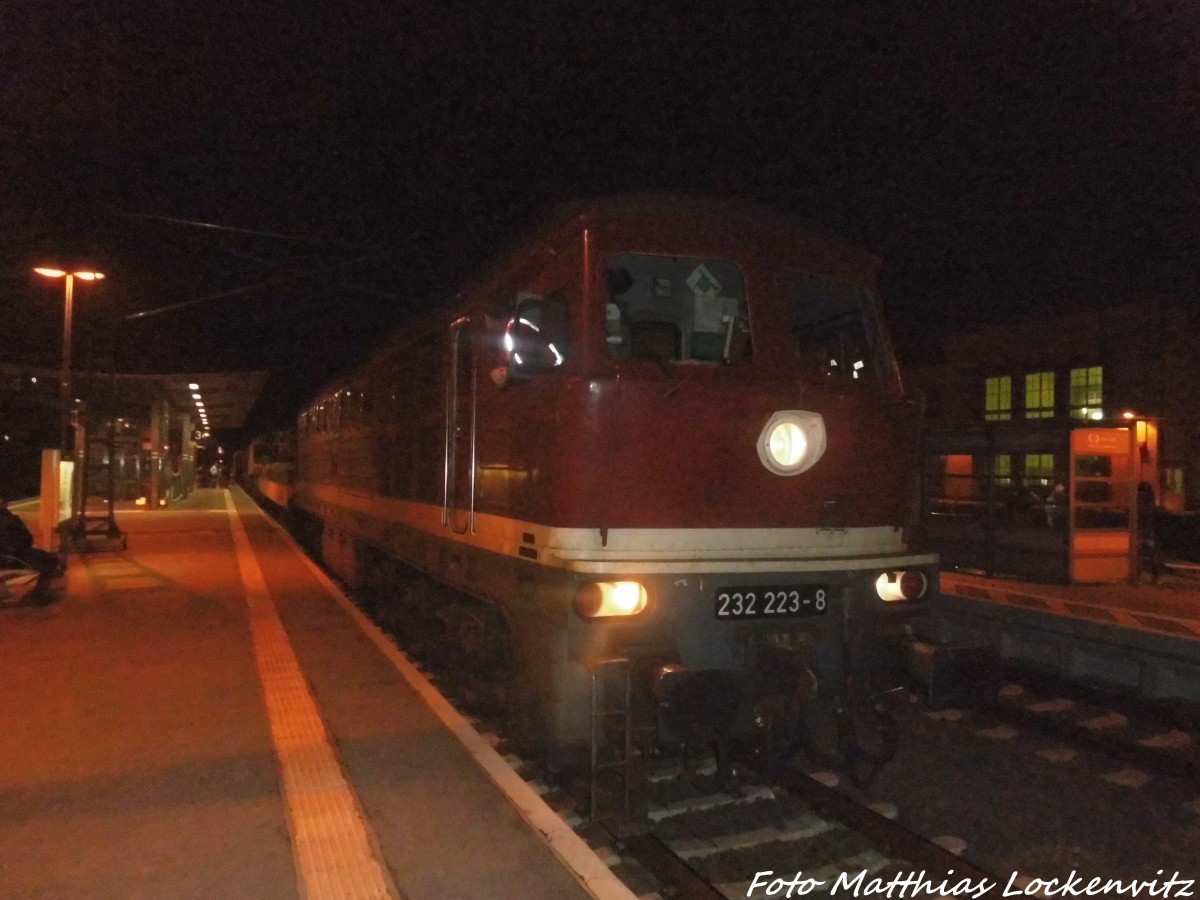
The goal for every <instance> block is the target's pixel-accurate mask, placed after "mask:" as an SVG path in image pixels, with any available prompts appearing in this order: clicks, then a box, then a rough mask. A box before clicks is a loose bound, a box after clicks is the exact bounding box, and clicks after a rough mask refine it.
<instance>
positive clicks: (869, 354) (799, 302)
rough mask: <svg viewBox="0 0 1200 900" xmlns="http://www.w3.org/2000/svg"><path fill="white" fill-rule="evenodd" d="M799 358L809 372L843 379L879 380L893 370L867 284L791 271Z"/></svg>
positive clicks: (788, 283) (791, 301) (789, 291)
mask: <svg viewBox="0 0 1200 900" xmlns="http://www.w3.org/2000/svg"><path fill="white" fill-rule="evenodd" d="M784 290H785V292H786V295H787V301H788V306H789V307H790V309H791V317H792V337H793V341H794V342H795V347H796V358H797V359H798V360H799V361H800V365H801V367H802V369H803V370H804V373H805V374H806V375H809V376H811V377H814V378H819V379H822V380H831V381H835V382H838V383H842V384H850V383H852V382H855V381H859V382H865V383H877V382H878V381H879V380H880V379H882V378H883V376H884V373H885V372H886V371H887V367H886V365H885V362H886V361H885V359H884V354H885V350H884V345H883V340H882V336H881V335H880V332H879V326H878V323H877V322H876V319H875V309H874V302H873V300H872V298H871V295H870V294H869V293H868V292H867V291H866V289H865V288H863V287H862V286H861V285H858V284H854V283H852V282H849V281H840V280H838V279H836V278H828V277H826V276H824V275H812V274H809V273H804V272H789V273H788V274H787V275H786V277H785V285H784Z"/></svg>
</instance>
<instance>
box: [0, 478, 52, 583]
mask: <svg viewBox="0 0 1200 900" xmlns="http://www.w3.org/2000/svg"><path fill="white" fill-rule="evenodd" d="M0 556H9V557H12V558H13V559H16V560H18V561H19V562H22V563H24V564H25V565H27V566H28V567H29V568H31V569H33V570H34V571H36V572H37V573H38V580H37V584H36V585H34V588H33V590H32V591H31V592H30V594H29V599H30V600H31V601H32V602H34V603H39V604H42V603H48V602H49V600H50V580H51V579H52V578H54V577H55V576H56V575H61V574H62V573H63V571H64V569H65V568H66V566H65V564H64V563H63V560H62V559H60V558H59V557H58V556H57V555H55V554H53V553H47V552H46V551H45V550H39V549H38V548H37V547H35V546H33V535H32V534H30V532H29V528H28V527H27V526H26V525H25V523H24V522H23V521H21V519H20V518H19V517H18V516H17V515H16V514H15V513H13V512H12V510H10V509H9V508H8V500H7V499H6V498H4V497H0Z"/></svg>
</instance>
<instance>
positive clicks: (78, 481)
mask: <svg viewBox="0 0 1200 900" xmlns="http://www.w3.org/2000/svg"><path fill="white" fill-rule="evenodd" d="M33 271H35V272H37V273H38V274H39V275H45V276H46V277H47V278H62V279H64V280H65V282H66V300H65V304H64V312H63V364H62V380H61V388H62V422H61V427H62V431H61V434H60V435H59V449H60V451H61V454H62V457H61V458H62V459H67V458H68V456H74V455H77V454H72V453H71V448H70V434H71V430H72V429H71V409H72V403H71V313H72V306H73V305H74V299H75V279H76V278H79V279H81V280H83V281H99V280H100V279H101V278H103V277H104V273H103V272H90V271H84V272H65V271H63V270H62V269H49V268H36V269H34V270H33ZM76 449H78V448H76ZM81 462H82V460H79V459H76V460H75V471H74V473H73V477H72V478H71V516H72V517H73V516H74V515H75V513H76V503H77V502H78V504H79V510H78V512H79V527H80V531H82V526H83V472H82V471H81V469H80V463H81Z"/></svg>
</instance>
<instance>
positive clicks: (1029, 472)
mask: <svg viewBox="0 0 1200 900" xmlns="http://www.w3.org/2000/svg"><path fill="white" fill-rule="evenodd" d="M1053 477H1054V454H1053V453H1026V454H1025V484H1027V485H1030V484H1044V483H1046V482H1048V481H1049V480H1050V479H1051V478H1053Z"/></svg>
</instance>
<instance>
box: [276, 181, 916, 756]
mask: <svg viewBox="0 0 1200 900" xmlns="http://www.w3.org/2000/svg"><path fill="white" fill-rule="evenodd" d="M876 268H877V263H876V261H875V260H874V259H873V258H872V257H870V256H868V255H866V254H864V253H862V252H861V251H858V250H856V249H854V248H852V247H850V246H848V245H847V244H845V243H843V242H841V241H839V240H838V239H836V238H835V237H833V236H831V235H829V234H827V233H825V232H822V231H819V230H814V229H811V228H806V227H803V226H802V225H800V224H798V223H797V222H796V221H795V220H793V219H791V218H789V217H787V216H784V215H780V214H776V213H773V212H769V211H766V210H763V209H760V208H758V207H753V206H750V205H747V204H742V203H738V202H733V201H724V200H711V199H702V198H678V197H640V196H639V197H621V198H613V199H608V200H600V201H591V202H586V203H580V204H577V205H573V206H570V207H567V208H563V209H560V210H559V211H558V214H557V215H556V216H554V217H553V218H552V219H551V220H550V221H549V222H548V224H546V225H545V226H544V227H542V228H540V229H538V230H536V231H534V232H533V233H531V235H530V236H529V237H527V238H526V239H525V240H524V241H522V242H521V243H520V244H519V245H517V246H516V247H515V248H514V249H513V250H512V251H511V252H510V253H509V254H507V255H505V256H504V257H503V258H502V259H501V260H500V261H499V262H498V264H497V265H495V266H494V267H493V268H492V269H491V270H489V271H488V272H487V273H486V274H485V275H484V276H482V277H480V278H479V279H478V280H476V281H475V282H474V283H472V284H471V285H470V286H468V287H467V288H466V289H465V290H464V291H463V292H461V293H460V294H459V295H457V296H456V297H454V298H453V299H452V300H451V301H450V302H449V303H447V304H444V305H438V306H437V307H436V308H431V309H428V310H425V311H424V312H422V313H421V314H420V315H418V316H415V317H414V318H413V320H412V321H411V322H410V324H409V325H408V326H407V327H405V328H403V329H402V330H400V331H399V332H398V333H396V334H395V335H393V336H391V337H390V338H389V339H388V340H387V341H386V342H385V343H384V344H383V345H382V346H381V347H380V348H379V349H378V350H377V352H375V353H374V354H373V355H372V356H371V358H370V359H368V360H366V361H365V362H364V363H362V364H361V365H360V366H359V367H357V368H355V369H354V370H352V371H350V372H348V373H346V374H345V375H344V376H343V377H342V378H341V379H339V380H337V381H335V382H334V383H332V384H330V385H329V386H328V388H327V389H326V390H324V391H322V392H321V393H319V394H318V395H317V396H315V398H314V399H313V401H312V402H311V404H310V405H309V406H308V408H306V409H305V410H304V411H303V412H302V413H301V415H300V418H299V427H298V445H297V450H298V453H297V470H296V483H295V491H294V496H293V505H294V507H295V508H296V509H298V510H300V511H302V513H303V514H305V515H306V516H307V517H308V519H309V521H310V522H311V523H314V524H316V525H317V526H318V527H319V529H320V533H321V551H322V554H323V556H324V558H325V559H326V561H327V563H328V564H329V565H330V566H331V567H332V568H333V569H334V570H335V571H336V572H337V573H338V574H339V575H340V576H342V577H343V578H344V579H346V580H347V581H349V582H351V583H358V584H368V585H369V584H373V583H377V582H378V581H379V580H380V578H382V577H384V575H386V577H387V578H396V577H397V576H398V573H399V572H400V571H401V570H402V571H403V572H405V573H408V574H407V575H404V576H401V581H402V583H403V584H408V585H411V584H412V580H411V579H412V577H413V573H422V574H421V575H420V576H419V577H421V578H424V579H425V580H426V585H429V584H438V585H440V586H441V587H440V588H439V589H438V590H437V591H431V590H429V589H428V587H426V588H425V589H422V590H420V591H416V592H414V591H413V590H411V589H404V590H400V591H397V592H395V593H396V594H397V598H396V600H395V602H396V603H397V604H399V605H400V606H401V607H404V608H405V609H407V610H408V611H409V612H411V613H412V614H413V615H419V614H420V610H419V609H415V608H414V605H415V604H421V603H433V602H437V603H444V602H449V601H447V600H445V597H446V596H447V595H448V594H451V595H456V596H459V597H465V598H472V601H471V602H474V603H480V601H482V603H481V604H480V605H481V606H486V608H487V609H488V610H490V611H491V614H492V615H493V616H494V617H493V618H492V619H490V620H488V621H489V622H491V624H490V625H489V626H488V629H489V630H491V631H492V632H494V633H496V634H497V635H499V636H500V637H502V638H503V639H504V640H505V641H506V642H507V643H508V646H509V648H510V650H511V659H512V661H513V674H512V679H513V683H514V684H515V685H517V686H518V688H519V690H518V692H517V694H516V696H519V697H520V698H521V700H520V706H521V708H522V711H523V712H524V713H526V714H527V718H528V719H529V720H530V722H531V723H532V728H533V729H534V730H535V731H536V733H537V735H538V737H539V738H540V739H541V741H542V742H543V743H544V744H546V745H547V746H548V747H550V748H571V747H576V746H579V745H586V744H587V742H588V740H589V737H590V735H591V728H592V720H591V713H592V710H591V696H592V695H591V690H592V681H591V677H592V674H593V673H594V672H595V670H596V667H597V666H598V665H600V664H601V663H603V661H605V660H614V659H622V660H627V661H629V664H630V665H632V666H634V667H636V668H637V669H638V671H639V672H642V673H643V674H645V675H646V676H647V677H646V678H645V683H646V684H648V685H654V686H656V689H657V691H658V697H659V707H660V708H661V707H665V706H670V705H671V701H670V698H671V696H672V695H673V696H674V697H675V705H676V706H677V707H678V711H679V712H680V713H681V714H682V715H683V716H684V717H685V718H690V719H691V720H692V721H695V720H697V719H704V718H705V717H707V719H708V720H709V722H708V725H709V726H710V730H711V731H713V732H715V733H727V732H728V730H729V729H730V728H733V727H740V724H744V723H757V725H758V726H760V727H765V728H767V729H769V730H771V731H772V733H773V734H774V736H775V737H774V740H775V741H776V742H779V741H780V740H784V741H785V742H786V743H788V744H789V746H790V745H791V742H792V741H793V740H794V739H797V738H802V739H807V740H808V741H809V744H810V746H812V745H816V746H818V747H823V748H825V749H826V750H829V751H831V752H835V753H836V752H851V751H853V750H854V749H855V748H856V747H859V745H860V744H865V743H867V742H866V741H865V740H863V738H862V736H861V735H860V734H855V733H854V731H853V729H854V726H855V718H854V715H852V712H853V710H854V709H855V708H857V707H863V708H872V709H875V708H877V707H876V705H875V704H874V701H875V699H876V696H875V695H876V693H877V692H878V691H881V690H883V689H884V688H886V687H888V686H890V683H891V682H890V677H888V676H887V675H886V674H885V673H891V672H892V671H894V669H895V666H894V665H893V663H895V662H896V661H897V660H898V659H899V658H900V656H902V655H903V653H904V651H905V641H906V640H907V639H908V638H910V637H911V629H912V626H913V624H914V622H915V621H917V619H918V617H919V616H920V613H921V609H922V607H923V605H924V604H923V603H922V602H921V600H922V598H923V597H924V596H926V595H927V594H929V593H931V592H932V590H933V589H934V588H935V578H936V568H935V564H936V559H935V557H933V556H930V555H921V554H918V553H915V552H912V551H911V550H910V549H909V547H908V544H907V536H908V529H907V526H908V525H909V524H910V522H912V521H913V508H912V506H913V504H914V502H915V495H914V483H915V481H914V478H913V473H914V471H915V465H916V446H917V438H918V434H917V432H918V424H919V415H918V412H919V411H918V409H917V408H916V406H915V404H913V403H912V402H910V401H908V400H906V399H905V397H904V394H903V392H902V389H901V383H900V377H899V374H898V372H897V368H896V364H895V361H894V359H893V356H892V353H891V350H890V348H889V344H888V339H887V337H886V334H885V331H884V329H883V327H882V323H881V321H880V317H879V308H878V305H877V303H876V300H875V297H874V295H875V289H876V282H875V273H876ZM381 573H384V574H383V575H381ZM447 587H448V588H449V589H450V590H449V591H447V590H446V588H447ZM435 596H436V598H437V599H435ZM405 604H407V606H405ZM443 620H444V622H451V621H452V620H454V617H452V616H444V617H443ZM452 630H453V629H451V631H452ZM464 640H466V638H464ZM472 640H474V639H472ZM464 652H467V653H469V652H470V651H469V650H468V651H464ZM689 684H690V685H691V689H689V688H688V685H689ZM714 686H715V687H714ZM714 696H719V697H720V698H723V699H721V700H720V701H717V700H714ZM689 698H690V699H689ZM771 698H775V699H776V700H778V701H780V702H775V703H772V702H771ZM688 707H690V708H688ZM859 724H860V725H861V722H860V723H859Z"/></svg>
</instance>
